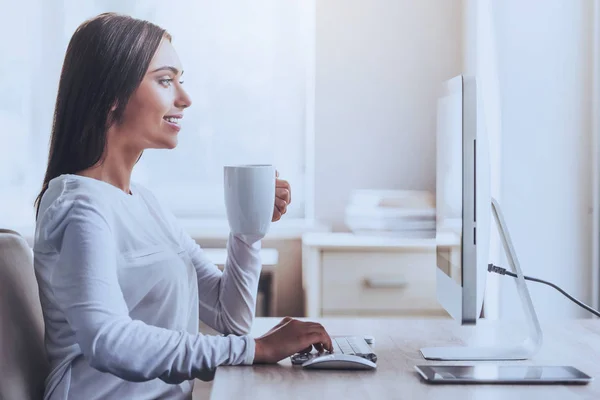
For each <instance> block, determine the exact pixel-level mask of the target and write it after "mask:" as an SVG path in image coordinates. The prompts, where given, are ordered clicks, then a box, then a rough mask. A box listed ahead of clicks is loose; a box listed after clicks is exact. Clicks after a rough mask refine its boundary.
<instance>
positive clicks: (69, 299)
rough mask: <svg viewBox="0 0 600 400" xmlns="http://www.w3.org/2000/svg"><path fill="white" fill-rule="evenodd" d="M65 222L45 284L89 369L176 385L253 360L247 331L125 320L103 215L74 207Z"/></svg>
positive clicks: (126, 315)
mask: <svg viewBox="0 0 600 400" xmlns="http://www.w3.org/2000/svg"><path fill="white" fill-rule="evenodd" d="M65 223H66V228H65V230H64V234H63V236H62V244H61V246H60V247H59V249H60V260H59V262H58V264H57V265H56V267H55V269H54V271H53V273H52V276H51V287H52V289H53V293H54V296H55V298H56V300H57V302H58V305H59V307H60V308H61V309H62V310H63V311H64V313H65V315H66V318H67V321H68V323H69V325H70V326H71V328H72V329H73V331H74V332H75V335H76V340H77V342H78V344H79V346H80V347H81V350H82V352H83V354H84V356H85V357H86V358H87V359H88V360H89V362H90V365H91V366H92V367H94V368H96V369H98V370H100V371H102V372H109V373H112V374H114V375H116V376H119V377H121V378H123V379H126V380H129V381H145V380H151V379H154V378H159V379H162V380H163V381H165V382H168V383H179V382H182V381H183V380H187V379H193V378H194V377H197V376H200V375H201V374H200V371H203V370H207V369H213V368H215V367H216V366H218V365H222V364H230V365H233V364H251V363H252V361H253V358H254V340H253V339H251V338H249V337H247V336H245V337H237V336H228V337H222V336H203V335H201V334H190V333H187V332H185V331H172V330H168V329H163V328H159V327H155V326H150V325H147V324H145V323H144V322H142V321H137V320H135V321H134V320H132V319H131V318H130V316H129V310H128V308H127V305H126V303H125V300H124V298H123V293H122V292H121V288H120V286H119V282H118V279H117V266H116V259H117V258H116V248H115V243H114V237H113V236H112V233H111V231H110V228H109V225H108V224H107V223H106V221H105V219H104V218H103V217H102V215H100V214H99V213H98V212H97V211H95V210H94V209H93V208H90V207H87V206H86V207H76V206H75V207H73V209H72V210H71V211H70V212H69V216H68V217H67V220H66V221H65Z"/></svg>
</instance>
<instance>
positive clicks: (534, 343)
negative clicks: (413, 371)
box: [421, 198, 542, 361]
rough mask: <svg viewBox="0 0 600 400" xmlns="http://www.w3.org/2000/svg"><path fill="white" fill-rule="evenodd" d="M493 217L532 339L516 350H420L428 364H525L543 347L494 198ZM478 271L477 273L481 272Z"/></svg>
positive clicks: (511, 348) (429, 348)
mask: <svg viewBox="0 0 600 400" xmlns="http://www.w3.org/2000/svg"><path fill="white" fill-rule="evenodd" d="M492 214H493V215H494V219H495V220H496V225H497V227H498V232H499V233H500V238H501V239H502V244H503V246H504V251H505V252H506V257H507V259H508V263H509V265H510V268H511V269H512V271H513V272H514V273H515V274H517V279H516V284H517V291H518V292H519V297H520V298H521V305H522V306H523V311H524V312H525V318H526V320H527V325H528V330H529V337H528V338H526V339H525V340H524V341H523V343H521V344H519V345H514V346H497V347H496V346H493V347H492V346H490V347H468V346H465V347H428V348H423V349H421V354H422V355H423V357H424V358H425V359H427V360H444V361H474V360H477V361H485V360H489V361H494V360H526V359H528V358H531V357H532V356H533V355H534V354H535V353H537V351H538V350H539V349H540V347H541V345H542V328H541V327H540V323H539V321H538V318H537V315H536V313H535V309H534V308H533V303H532V301H531V296H530V295H529V290H528V289H527V285H526V284H525V279H524V278H523V272H521V266H520V265H519V260H518V259H517V255H516V253H515V250H514V248H513V245H512V242H511V240H510V235H509V234H508V229H507V227H506V223H505V222H504V217H503V216H502V212H501V211H500V206H499V205H498V202H497V201H496V200H495V199H493V198H492ZM479 271H481V270H479ZM479 271H478V272H479Z"/></svg>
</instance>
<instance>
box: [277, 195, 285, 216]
mask: <svg viewBox="0 0 600 400" xmlns="http://www.w3.org/2000/svg"><path fill="white" fill-rule="evenodd" d="M287 206H288V203H287V202H286V201H285V200H283V199H280V198H279V197H276V198H275V207H277V209H278V210H279V212H280V213H281V214H282V215H283V214H285V212H286V211H287Z"/></svg>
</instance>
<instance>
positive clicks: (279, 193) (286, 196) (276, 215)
mask: <svg viewBox="0 0 600 400" xmlns="http://www.w3.org/2000/svg"><path fill="white" fill-rule="evenodd" d="M275 176H276V179H275V207H274V209H273V219H272V220H271V221H272V222H276V221H279V220H280V219H281V217H282V216H283V214H285V213H286V212H287V206H288V205H289V204H290V203H291V202H292V187H291V186H290V184H289V182H288V181H286V180H284V179H279V171H275Z"/></svg>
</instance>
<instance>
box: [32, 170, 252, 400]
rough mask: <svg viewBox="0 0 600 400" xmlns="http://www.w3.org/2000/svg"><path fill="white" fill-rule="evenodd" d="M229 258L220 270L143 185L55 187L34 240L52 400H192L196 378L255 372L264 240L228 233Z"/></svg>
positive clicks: (70, 182)
mask: <svg viewBox="0 0 600 400" xmlns="http://www.w3.org/2000/svg"><path fill="white" fill-rule="evenodd" d="M227 250H228V253H227V254H228V256H227V262H226V265H225V268H224V270H223V272H221V271H220V270H219V269H218V268H217V267H216V266H215V265H214V264H212V263H211V261H210V260H209V259H208V258H207V257H206V256H205V255H204V254H203V251H202V249H201V248H200V247H199V246H198V245H197V244H196V243H195V242H194V241H193V240H192V239H191V238H190V237H189V235H187V234H186V233H185V232H184V231H183V230H182V228H181V227H179V226H178V224H177V221H176V219H175V218H174V217H173V215H172V214H170V213H169V212H168V211H167V210H166V209H165V208H164V207H162V206H161V205H160V204H159V202H158V201H157V200H156V198H155V197H154V196H153V195H152V194H151V193H150V192H149V191H148V190H147V189H145V188H144V187H142V186H141V185H136V184H135V183H132V184H131V193H130V194H127V193H125V192H124V191H122V190H120V189H118V188H117V187H115V186H112V185H110V184H108V183H106V182H103V181H100V180H96V179H92V178H87V177H82V176H78V175H61V176H60V177H57V178H55V179H53V180H51V181H50V183H49V187H48V190H47V191H46V192H45V194H44V196H43V198H42V201H41V205H40V210H39V214H38V219H37V225H36V233H35V243H34V265H35V272H36V277H37V280H38V284H39V290H40V299H41V303H42V310H43V314H44V321H45V326H46V338H45V341H46V350H47V352H48V356H49V360H50V365H51V373H50V375H49V377H48V378H47V381H46V391H45V395H44V399H45V400H50V399H52V400H57V399H60V400H63V399H77V400H79V399H87V400H93V399H113V398H114V399H185V398H191V391H192V388H193V379H194V378H202V377H203V376H206V375H205V374H206V373H207V372H208V373H209V374H210V371H212V370H214V368H216V367H217V366H219V365H237V364H252V362H253V360H254V349H255V348H254V346H255V343H254V339H253V338H251V337H250V336H248V332H249V330H250V327H251V325H252V322H253V319H254V310H255V305H256V293H257V290H258V280H259V275H260V270H261V261H260V258H259V251H260V241H255V242H253V243H251V242H250V241H249V240H248V239H247V238H240V237H237V236H235V235H230V236H229V240H228V243H227ZM199 319H201V320H202V321H203V322H205V323H206V324H207V325H209V326H211V327H212V328H214V329H216V330H217V331H219V332H221V333H224V334H226V336H205V335H202V334H200V333H199V332H198V329H199V321H198V320H199Z"/></svg>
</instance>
